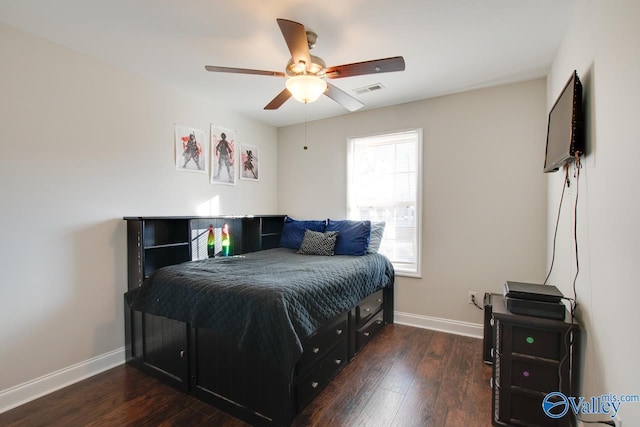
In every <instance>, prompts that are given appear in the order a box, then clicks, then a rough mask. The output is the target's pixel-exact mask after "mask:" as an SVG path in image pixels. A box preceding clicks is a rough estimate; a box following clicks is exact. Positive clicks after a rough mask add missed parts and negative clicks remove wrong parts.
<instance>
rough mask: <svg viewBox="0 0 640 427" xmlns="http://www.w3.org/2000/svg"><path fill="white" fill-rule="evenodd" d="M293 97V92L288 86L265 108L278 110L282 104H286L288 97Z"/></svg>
mask: <svg viewBox="0 0 640 427" xmlns="http://www.w3.org/2000/svg"><path fill="white" fill-rule="evenodd" d="M289 98H291V92H289V90H288V89H287V88H284V90H283V91H282V92H280V93H279V94H278V95H277V96H276V97H275V98H273V99H272V100H271V102H270V103H268V104H267V105H266V106H265V107H264V109H265V110H277V109H278V108H280V106H281V105H282V104H284V103H285V102H286V101H287V99H289Z"/></svg>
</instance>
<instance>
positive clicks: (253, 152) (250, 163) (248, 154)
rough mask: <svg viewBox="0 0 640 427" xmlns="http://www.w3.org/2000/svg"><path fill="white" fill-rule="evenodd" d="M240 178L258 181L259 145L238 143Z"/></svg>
mask: <svg viewBox="0 0 640 427" xmlns="http://www.w3.org/2000/svg"><path fill="white" fill-rule="evenodd" d="M239 166H240V179H243V180H247V181H256V182H257V181H259V180H260V179H259V178H260V147H258V146H256V145H250V144H241V145H240V165H239Z"/></svg>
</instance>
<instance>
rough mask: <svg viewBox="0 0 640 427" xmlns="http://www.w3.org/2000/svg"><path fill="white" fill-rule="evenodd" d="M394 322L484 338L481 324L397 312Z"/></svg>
mask: <svg viewBox="0 0 640 427" xmlns="http://www.w3.org/2000/svg"><path fill="white" fill-rule="evenodd" d="M393 314H394V322H395V323H398V324H400V325H407V326H415V327H416V328H423V329H432V330H434V331H440V332H447V333H450V334H456V335H464V336H467V337H472V338H482V336H483V331H484V326H483V325H482V324H479V323H469V322H461V321H459V320H451V319H442V318H439V317H430V316H421V315H419V314H411V313H402V312H400V311H396V312H394V313H393Z"/></svg>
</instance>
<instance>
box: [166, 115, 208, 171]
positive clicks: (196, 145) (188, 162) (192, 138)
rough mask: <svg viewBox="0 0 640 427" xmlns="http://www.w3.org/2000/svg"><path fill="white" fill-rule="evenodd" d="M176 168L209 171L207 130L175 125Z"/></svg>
mask: <svg viewBox="0 0 640 427" xmlns="http://www.w3.org/2000/svg"><path fill="white" fill-rule="evenodd" d="M174 134H175V152H176V169H177V170H179V171H186V172H198V173H204V174H206V173H207V150H206V141H207V135H206V132H205V131H203V130H200V129H195V128H192V127H188V126H182V125H175V131H174Z"/></svg>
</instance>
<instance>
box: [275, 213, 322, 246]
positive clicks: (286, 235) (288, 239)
mask: <svg viewBox="0 0 640 427" xmlns="http://www.w3.org/2000/svg"><path fill="white" fill-rule="evenodd" d="M325 226H326V222H325V221H315V220H312V221H298V220H295V219H293V218H291V217H289V216H287V217H285V218H284V226H283V227H282V234H281V235H280V247H281V248H289V249H299V248H300V245H301V244H302V239H304V232H305V230H311V231H318V232H320V233H324V228H325Z"/></svg>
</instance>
